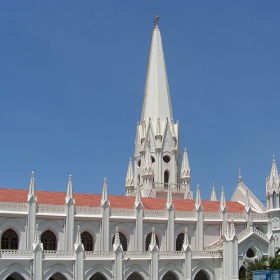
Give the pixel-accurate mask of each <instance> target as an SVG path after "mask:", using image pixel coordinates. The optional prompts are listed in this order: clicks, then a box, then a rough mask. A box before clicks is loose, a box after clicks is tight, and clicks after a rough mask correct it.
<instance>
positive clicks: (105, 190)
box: [101, 178, 109, 205]
mask: <svg viewBox="0 0 280 280" xmlns="http://www.w3.org/2000/svg"><path fill="white" fill-rule="evenodd" d="M105 203H109V199H108V186H107V179H106V178H104V182H103V190H102V198H101V205H104V204H105Z"/></svg>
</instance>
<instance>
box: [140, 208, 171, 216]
mask: <svg viewBox="0 0 280 280" xmlns="http://www.w3.org/2000/svg"><path fill="white" fill-rule="evenodd" d="M166 216H167V213H166V211H165V210H150V209H144V217H166Z"/></svg>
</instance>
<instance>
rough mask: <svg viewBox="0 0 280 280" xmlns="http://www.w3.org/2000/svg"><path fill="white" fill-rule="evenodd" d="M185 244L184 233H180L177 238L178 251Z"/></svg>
mask: <svg viewBox="0 0 280 280" xmlns="http://www.w3.org/2000/svg"><path fill="white" fill-rule="evenodd" d="M183 244H184V233H180V234H179V235H178V236H177V239H176V251H181V250H182V246H183Z"/></svg>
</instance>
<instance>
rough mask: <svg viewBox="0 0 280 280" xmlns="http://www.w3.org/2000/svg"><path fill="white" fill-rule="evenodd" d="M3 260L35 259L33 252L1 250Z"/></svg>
mask: <svg viewBox="0 0 280 280" xmlns="http://www.w3.org/2000/svg"><path fill="white" fill-rule="evenodd" d="M0 254H1V258H14V257H21V258H23V257H26V258H33V251H27V250H1V251H0Z"/></svg>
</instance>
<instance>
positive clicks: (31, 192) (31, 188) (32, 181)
mask: <svg viewBox="0 0 280 280" xmlns="http://www.w3.org/2000/svg"><path fill="white" fill-rule="evenodd" d="M28 196H29V197H32V196H35V176H34V172H33V171H32V173H31V178H30V185H29V193H28Z"/></svg>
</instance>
